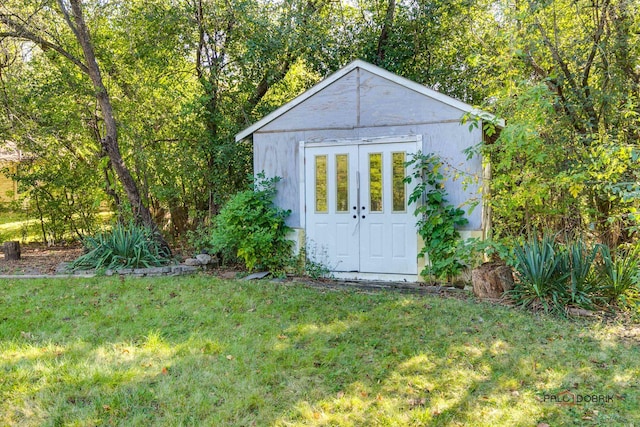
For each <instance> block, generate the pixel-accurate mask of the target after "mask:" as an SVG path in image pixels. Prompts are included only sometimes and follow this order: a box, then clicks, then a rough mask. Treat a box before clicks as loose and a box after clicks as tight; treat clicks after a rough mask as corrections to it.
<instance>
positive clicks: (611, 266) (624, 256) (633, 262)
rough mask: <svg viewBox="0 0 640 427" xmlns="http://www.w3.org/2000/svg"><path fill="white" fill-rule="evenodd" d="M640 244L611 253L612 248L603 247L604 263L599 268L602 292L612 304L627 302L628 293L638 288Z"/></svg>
mask: <svg viewBox="0 0 640 427" xmlns="http://www.w3.org/2000/svg"><path fill="white" fill-rule="evenodd" d="M639 256H640V246H635V247H633V248H632V249H629V250H620V251H617V253H613V254H612V253H611V250H610V249H609V248H608V247H606V246H603V247H602V263H601V265H600V269H599V279H600V283H601V284H602V292H603V295H604V297H605V298H606V299H607V301H608V302H609V303H611V304H615V303H617V302H625V301H624V300H625V298H626V295H627V294H628V293H629V292H630V291H633V290H637V286H638V282H639V268H640V260H639V259H638V257H639Z"/></svg>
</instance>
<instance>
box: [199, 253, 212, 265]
mask: <svg viewBox="0 0 640 427" xmlns="http://www.w3.org/2000/svg"><path fill="white" fill-rule="evenodd" d="M196 259H197V260H198V261H200V265H207V264H210V263H211V260H212V259H213V258H212V257H211V255H209V254H198V255H196Z"/></svg>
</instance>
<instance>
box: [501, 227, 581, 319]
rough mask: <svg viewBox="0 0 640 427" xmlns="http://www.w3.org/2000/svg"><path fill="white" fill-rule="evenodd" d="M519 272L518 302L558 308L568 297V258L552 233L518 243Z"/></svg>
mask: <svg viewBox="0 0 640 427" xmlns="http://www.w3.org/2000/svg"><path fill="white" fill-rule="evenodd" d="M515 257H516V260H517V262H516V273H517V275H518V279H519V282H518V283H517V284H516V285H515V287H514V289H513V290H512V295H513V297H514V299H515V300H516V302H517V303H518V304H521V305H523V306H530V305H532V304H542V306H543V307H544V308H545V309H546V310H549V309H554V310H559V309H562V308H563V307H564V303H565V301H566V300H567V288H566V281H567V279H568V278H569V277H570V273H569V272H568V271H567V270H565V268H564V267H565V266H566V262H565V261H566V258H565V257H564V256H563V252H562V250H561V249H560V247H559V246H558V245H557V243H556V242H555V239H554V237H553V236H551V235H549V234H544V235H543V237H542V238H541V239H538V238H537V237H533V238H531V239H529V240H528V241H527V242H525V243H524V244H523V245H522V246H516V248H515Z"/></svg>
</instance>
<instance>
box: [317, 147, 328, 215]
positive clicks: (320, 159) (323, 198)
mask: <svg viewBox="0 0 640 427" xmlns="http://www.w3.org/2000/svg"><path fill="white" fill-rule="evenodd" d="M316 212H320V213H326V212H328V208H327V156H316Z"/></svg>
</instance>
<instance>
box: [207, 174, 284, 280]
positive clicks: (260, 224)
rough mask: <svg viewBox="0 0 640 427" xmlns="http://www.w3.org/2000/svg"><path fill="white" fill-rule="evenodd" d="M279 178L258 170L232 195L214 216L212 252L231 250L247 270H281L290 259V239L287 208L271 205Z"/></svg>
mask: <svg viewBox="0 0 640 427" xmlns="http://www.w3.org/2000/svg"><path fill="white" fill-rule="evenodd" d="M280 179H281V178H280V177H273V178H266V177H265V175H264V173H259V174H258V175H257V177H256V178H255V179H254V182H253V184H252V185H251V187H250V189H249V190H246V191H242V192H240V193H237V194H236V195H234V196H232V197H231V199H229V201H228V202H227V203H226V204H225V205H224V207H223V208H222V210H221V211H220V214H219V215H218V216H217V217H216V218H215V227H214V229H213V234H212V239H211V243H212V246H213V249H214V251H222V252H223V253H230V252H231V253H235V254H236V255H237V256H238V257H239V258H241V259H243V260H244V262H245V264H246V266H247V268H248V269H249V270H254V269H257V268H260V269H266V270H269V271H271V272H274V273H283V272H284V269H285V267H286V266H287V265H289V264H290V261H291V256H292V254H291V249H292V245H293V242H292V241H291V240H289V239H287V238H286V236H287V233H288V232H289V231H290V228H289V227H288V226H287V225H286V224H285V219H286V218H287V217H288V216H289V214H290V213H291V211H288V210H283V209H281V208H279V207H277V206H275V205H274V204H273V198H274V197H275V195H276V191H277V190H276V183H277V182H279V181H280Z"/></svg>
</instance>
